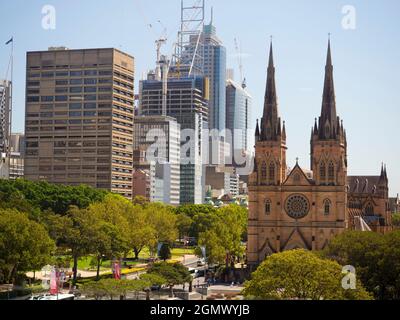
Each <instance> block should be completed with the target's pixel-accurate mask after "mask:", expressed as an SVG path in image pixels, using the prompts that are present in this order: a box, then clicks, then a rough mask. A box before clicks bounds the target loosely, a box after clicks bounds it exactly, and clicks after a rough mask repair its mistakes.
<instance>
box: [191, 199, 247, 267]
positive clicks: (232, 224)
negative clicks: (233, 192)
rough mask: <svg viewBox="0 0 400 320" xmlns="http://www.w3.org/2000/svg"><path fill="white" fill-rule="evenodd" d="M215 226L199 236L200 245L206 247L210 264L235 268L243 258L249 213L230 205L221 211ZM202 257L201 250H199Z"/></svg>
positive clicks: (216, 216)
mask: <svg viewBox="0 0 400 320" xmlns="http://www.w3.org/2000/svg"><path fill="white" fill-rule="evenodd" d="M213 220H214V221H213V224H212V225H211V226H210V227H209V228H208V230H206V231H205V232H202V233H200V235H199V245H200V246H205V247H206V254H207V259H208V262H209V263H212V264H214V263H215V264H217V263H219V264H223V263H225V264H226V267H229V266H231V267H233V266H234V264H235V261H236V260H237V259H238V258H241V257H243V254H244V247H243V246H242V240H243V237H244V235H245V233H246V230H247V211H246V210H245V209H243V208H242V207H240V206H237V205H230V206H228V207H223V208H221V209H219V210H218V211H217V212H216V213H215V214H214V217H213ZM197 254H198V255H201V250H200V249H199V248H198V249H197Z"/></svg>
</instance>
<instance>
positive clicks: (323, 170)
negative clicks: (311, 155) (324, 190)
mask: <svg viewBox="0 0 400 320" xmlns="http://www.w3.org/2000/svg"><path fill="white" fill-rule="evenodd" d="M319 176H320V177H321V180H325V179H326V166H325V162H322V163H321V164H320V166H319Z"/></svg>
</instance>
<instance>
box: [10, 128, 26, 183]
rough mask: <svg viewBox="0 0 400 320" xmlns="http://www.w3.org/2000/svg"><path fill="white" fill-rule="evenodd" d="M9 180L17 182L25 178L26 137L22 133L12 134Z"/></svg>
mask: <svg viewBox="0 0 400 320" xmlns="http://www.w3.org/2000/svg"><path fill="white" fill-rule="evenodd" d="M10 147H11V149H10V168H9V178H10V179H11V180H15V179H18V178H23V177H24V157H25V136H24V134H22V133H13V134H11V140H10Z"/></svg>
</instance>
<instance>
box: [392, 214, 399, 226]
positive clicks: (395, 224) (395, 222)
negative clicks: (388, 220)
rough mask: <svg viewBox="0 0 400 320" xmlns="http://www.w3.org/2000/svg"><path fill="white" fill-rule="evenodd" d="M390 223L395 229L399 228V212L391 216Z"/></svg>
mask: <svg viewBox="0 0 400 320" xmlns="http://www.w3.org/2000/svg"><path fill="white" fill-rule="evenodd" d="M392 222H393V225H394V226H395V227H397V228H399V227H400V213H399V212H398V213H395V214H393V217H392Z"/></svg>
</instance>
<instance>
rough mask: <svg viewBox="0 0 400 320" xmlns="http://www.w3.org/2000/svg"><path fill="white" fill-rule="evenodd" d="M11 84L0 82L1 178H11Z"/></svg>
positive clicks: (4, 81)
mask: <svg viewBox="0 0 400 320" xmlns="http://www.w3.org/2000/svg"><path fill="white" fill-rule="evenodd" d="M10 95H11V82H10V81H6V80H0V178H8V177H9V165H10V163H9V153H10V134H11V110H10V109H11V108H10V101H11V100H10Z"/></svg>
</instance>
